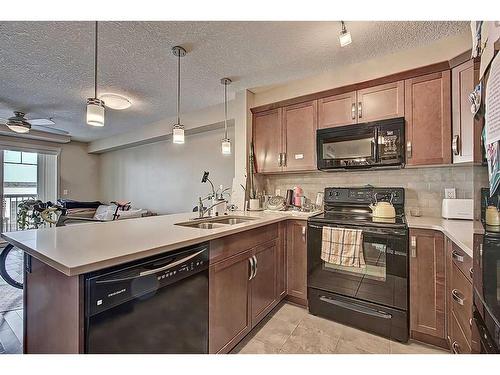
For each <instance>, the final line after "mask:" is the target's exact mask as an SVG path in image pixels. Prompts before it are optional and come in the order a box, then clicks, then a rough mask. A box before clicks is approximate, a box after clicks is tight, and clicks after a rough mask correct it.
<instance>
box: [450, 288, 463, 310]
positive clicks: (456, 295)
mask: <svg viewBox="0 0 500 375" xmlns="http://www.w3.org/2000/svg"><path fill="white" fill-rule="evenodd" d="M451 296H452V297H453V299H454V300H455V301H456V302H457V303H458V304H459V305H460V306H463V305H464V298H463V295H462V293H460V291H459V290H457V289H453V290H452V291H451Z"/></svg>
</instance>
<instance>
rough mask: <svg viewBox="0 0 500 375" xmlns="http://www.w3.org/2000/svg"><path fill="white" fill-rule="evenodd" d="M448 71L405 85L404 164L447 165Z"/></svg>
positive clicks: (448, 120) (449, 117)
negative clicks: (405, 153) (405, 152)
mask: <svg viewBox="0 0 500 375" xmlns="http://www.w3.org/2000/svg"><path fill="white" fill-rule="evenodd" d="M450 92H451V89H450V71H443V72H439V73H433V74H428V75H424V76H420V77H416V78H412V79H407V80H406V81H405V118H406V151H407V155H406V156H407V157H406V164H408V165H431V164H449V163H451V98H450Z"/></svg>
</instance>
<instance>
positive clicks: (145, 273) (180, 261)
mask: <svg viewBox="0 0 500 375" xmlns="http://www.w3.org/2000/svg"><path fill="white" fill-rule="evenodd" d="M204 251H205V249H203V250H200V251H197V252H196V253H194V254H191V255H188V256H187V257H184V258H182V259H179V260H176V261H175V262H172V263H170V264H167V265H166V266H163V267H160V268H155V269H152V270H148V271H143V272H141V273H140V274H139V276H148V275H152V274H154V273H156V272H161V271H165V270H168V269H170V268H172V267H175V266H178V265H179V264H182V263H184V262H186V261H188V260H189V259H193V258H194V257H196V256H198V255H200V254H201V253H203V252H204Z"/></svg>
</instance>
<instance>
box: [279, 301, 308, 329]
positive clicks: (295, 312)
mask: <svg viewBox="0 0 500 375" xmlns="http://www.w3.org/2000/svg"><path fill="white" fill-rule="evenodd" d="M307 315H308V312H307V309H306V308H304V307H300V306H296V305H292V304H290V303H285V304H283V305H282V306H281V307H280V308H279V309H278V310H276V312H275V313H274V314H273V316H272V319H279V320H284V321H285V322H289V323H292V324H299V323H300V321H301V320H302V319H304V317H305V316H307Z"/></svg>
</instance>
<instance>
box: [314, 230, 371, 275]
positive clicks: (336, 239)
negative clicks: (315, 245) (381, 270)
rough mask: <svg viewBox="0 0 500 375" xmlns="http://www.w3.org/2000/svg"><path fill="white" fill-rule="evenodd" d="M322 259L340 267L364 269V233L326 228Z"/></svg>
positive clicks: (322, 244)
mask: <svg viewBox="0 0 500 375" xmlns="http://www.w3.org/2000/svg"><path fill="white" fill-rule="evenodd" d="M321 259H322V260H323V261H325V262H327V263H332V264H336V265H339V266H348V267H358V268H364V267H365V258H364V256H363V234H362V231H361V230H360V229H346V228H332V227H326V226H324V227H323V233H322V239H321Z"/></svg>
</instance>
